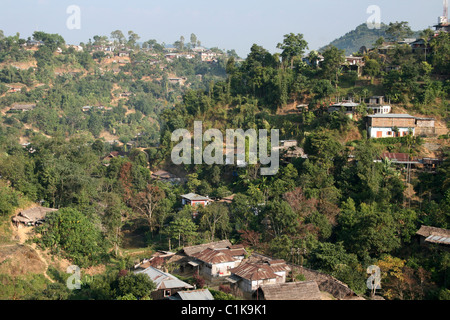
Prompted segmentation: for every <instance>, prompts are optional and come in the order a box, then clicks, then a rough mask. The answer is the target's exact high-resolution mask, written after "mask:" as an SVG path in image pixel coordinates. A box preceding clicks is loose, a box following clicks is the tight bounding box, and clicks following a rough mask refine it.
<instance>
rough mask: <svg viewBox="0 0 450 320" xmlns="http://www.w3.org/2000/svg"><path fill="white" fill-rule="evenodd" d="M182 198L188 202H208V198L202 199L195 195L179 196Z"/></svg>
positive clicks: (202, 197)
mask: <svg viewBox="0 0 450 320" xmlns="http://www.w3.org/2000/svg"><path fill="white" fill-rule="evenodd" d="M181 197H182V198H185V199H188V200H190V201H206V200H210V199H209V198H208V197H204V196H201V195H198V194H195V193H188V194H183V195H182V196H181Z"/></svg>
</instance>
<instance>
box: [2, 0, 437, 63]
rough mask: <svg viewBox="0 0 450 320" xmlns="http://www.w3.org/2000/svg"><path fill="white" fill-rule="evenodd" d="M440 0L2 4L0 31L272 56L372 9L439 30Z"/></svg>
mask: <svg viewBox="0 0 450 320" xmlns="http://www.w3.org/2000/svg"><path fill="white" fill-rule="evenodd" d="M442 2H443V1H442V0H379V1H375V0H368V1H367V0H238V1H237V0H221V1H217V0H209V1H206V0H171V1H167V0H166V1H160V0H125V1H106V0H91V1H87V0H1V7H0V30H3V31H4V33H5V35H13V34H15V33H16V32H19V33H20V35H21V37H22V38H28V37H29V36H31V35H32V33H33V32H34V31H35V30H40V31H45V32H48V33H59V34H60V35H62V36H63V37H64V39H65V40H66V42H67V43H70V44H79V43H80V42H88V41H89V38H92V37H93V36H94V35H107V36H110V34H111V31H113V30H117V29H119V30H122V32H123V33H124V34H125V35H126V33H127V32H128V31H129V30H133V31H134V32H136V33H137V34H138V35H139V36H140V37H141V39H140V41H144V40H149V39H156V40H157V41H158V42H160V43H161V42H165V43H167V44H172V43H173V42H175V41H176V40H179V39H180V36H184V37H185V39H186V40H187V41H188V40H189V38H190V35H191V33H195V34H196V35H197V37H198V39H199V40H200V41H201V42H202V45H204V46H206V47H218V48H220V49H226V50H229V49H235V50H236V52H237V53H238V54H239V55H240V56H241V57H243V58H245V57H246V56H247V54H248V52H249V50H250V48H251V46H252V45H253V44H254V43H256V44H258V45H260V46H263V47H264V48H266V49H267V50H269V51H271V52H276V51H277V49H276V45H277V43H278V42H282V40H283V35H285V34H287V33H291V32H293V33H302V34H304V37H305V39H306V41H307V42H308V43H309V49H310V50H312V49H318V48H320V47H322V46H324V45H326V44H328V43H329V42H331V41H332V40H334V39H336V38H337V37H340V36H342V35H344V34H345V33H347V32H348V31H350V30H353V29H354V28H355V27H356V26H358V25H359V24H361V23H365V22H366V21H367V19H368V18H369V16H370V15H371V14H370V13H367V8H368V7H369V6H370V5H377V6H379V8H380V9H381V21H382V22H384V23H389V22H395V21H408V22H409V23H410V26H411V27H412V29H413V30H422V29H425V28H427V27H429V26H432V25H434V24H436V22H437V19H438V16H440V15H442V11H443V10H442V8H443V5H442ZM70 5H76V6H78V7H79V8H80V29H73V30H71V29H68V28H67V26H66V21H67V20H68V18H69V16H70V14H68V13H66V11H67V8H68V7H69V6H70Z"/></svg>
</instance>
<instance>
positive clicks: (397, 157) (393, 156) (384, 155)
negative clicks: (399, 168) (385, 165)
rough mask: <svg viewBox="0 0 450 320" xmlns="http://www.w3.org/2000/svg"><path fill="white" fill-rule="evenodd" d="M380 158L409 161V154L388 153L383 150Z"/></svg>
mask: <svg viewBox="0 0 450 320" xmlns="http://www.w3.org/2000/svg"><path fill="white" fill-rule="evenodd" d="M380 158H381V159H385V158H387V159H389V160H391V161H400V162H403V161H410V158H409V154H407V153H389V152H384V153H382V154H381V156H380Z"/></svg>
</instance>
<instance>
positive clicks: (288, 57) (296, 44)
mask: <svg viewBox="0 0 450 320" xmlns="http://www.w3.org/2000/svg"><path fill="white" fill-rule="evenodd" d="M277 48H278V49H281V50H282V53H281V57H282V58H283V62H284V63H290V64H291V68H293V66H294V59H295V58H296V57H300V58H301V57H302V56H303V54H304V53H305V49H308V42H306V40H304V39H303V34H300V33H299V34H297V35H296V34H294V33H290V34H286V35H284V40H283V43H278V44H277Z"/></svg>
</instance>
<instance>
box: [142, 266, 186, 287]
mask: <svg viewBox="0 0 450 320" xmlns="http://www.w3.org/2000/svg"><path fill="white" fill-rule="evenodd" d="M135 273H136V274H139V273H144V274H146V275H147V276H149V278H150V279H151V280H152V281H153V282H154V283H155V284H156V288H157V289H171V288H186V289H191V288H193V286H191V285H190V284H189V283H186V282H184V281H181V280H180V279H178V278H176V277H175V276H173V275H171V274H169V273H166V272H163V271H161V270H158V269H156V268H153V267H148V268H147V269H145V270H140V271H135Z"/></svg>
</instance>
